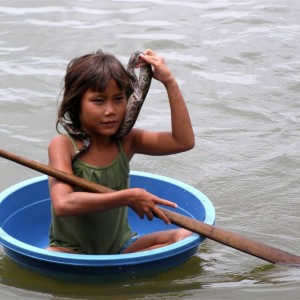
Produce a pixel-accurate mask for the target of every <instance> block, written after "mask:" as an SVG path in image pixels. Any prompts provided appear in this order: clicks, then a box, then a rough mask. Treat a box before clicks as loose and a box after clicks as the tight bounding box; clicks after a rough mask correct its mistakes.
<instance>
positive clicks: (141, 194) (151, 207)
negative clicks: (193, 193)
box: [127, 188, 177, 224]
mask: <svg viewBox="0 0 300 300" xmlns="http://www.w3.org/2000/svg"><path fill="white" fill-rule="evenodd" d="M127 191H128V192H129V193H130V195H129V197H128V198H127V199H129V204H128V206H129V207H131V208H132V209H133V210H134V211H135V212H136V213H137V214H138V215H139V217H140V218H141V219H143V218H144V216H145V215H146V216H147V218H148V220H149V221H152V220H153V217H154V216H157V217H159V218H160V219H162V220H163V221H164V222H165V223H166V224H170V220H169V219H168V218H167V217H166V215H165V214H164V213H163V212H162V211H161V210H160V209H159V207H158V206H157V205H164V206H169V207H173V208H176V207H177V204H176V203H174V202H171V201H168V200H165V199H162V198H159V197H157V196H155V195H153V194H151V193H149V192H147V191H146V190H144V189H141V188H132V189H129V190H127Z"/></svg>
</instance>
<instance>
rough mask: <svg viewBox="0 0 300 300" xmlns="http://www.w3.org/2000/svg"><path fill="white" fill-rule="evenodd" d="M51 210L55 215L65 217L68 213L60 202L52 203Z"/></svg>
mask: <svg viewBox="0 0 300 300" xmlns="http://www.w3.org/2000/svg"><path fill="white" fill-rule="evenodd" d="M53 211H54V213H55V215H56V216H57V217H66V216H68V215H69V213H68V209H67V208H66V205H65V204H63V203H60V202H58V203H55V204H53Z"/></svg>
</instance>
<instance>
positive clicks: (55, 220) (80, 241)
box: [50, 139, 134, 254]
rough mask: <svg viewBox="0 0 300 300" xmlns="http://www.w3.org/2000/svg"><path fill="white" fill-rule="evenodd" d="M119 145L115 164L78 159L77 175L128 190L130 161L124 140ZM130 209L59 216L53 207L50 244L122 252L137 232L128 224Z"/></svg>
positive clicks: (92, 251) (81, 250) (85, 250)
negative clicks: (87, 161)
mask: <svg viewBox="0 0 300 300" xmlns="http://www.w3.org/2000/svg"><path fill="white" fill-rule="evenodd" d="M71 141H72V143H73V145H74V148H75V151H77V147H76V145H75V143H74V141H73V140H72V139H71ZM117 146H118V149H119V155H118V156H117V157H116V158H115V159H114V161H113V162H112V163H111V164H109V165H107V166H104V167H95V166H92V165H89V164H86V163H84V162H82V161H80V159H77V160H75V161H74V162H73V172H74V174H75V175H76V176H79V177H82V178H85V179H87V180H90V181H94V182H97V183H99V184H102V185H104V186H107V187H109V188H112V189H114V190H122V189H126V188H127V187H128V185H129V161H128V158H127V156H126V154H125V153H124V151H123V148H122V145H121V142H120V140H117ZM76 190H77V191H79V189H78V188H76ZM127 209H128V208H127V207H120V208H115V209H111V210H108V211H104V212H99V213H94V214H89V215H84V216H74V217H58V216H56V215H55V213H54V211H53V207H52V206H51V214H52V220H51V226H50V246H56V247H67V248H69V249H72V250H75V251H77V252H78V253H82V254H115V253H118V252H119V251H120V249H121V248H122V246H123V245H124V244H125V242H126V241H127V240H128V239H129V238H130V237H132V236H133V235H134V234H133V233H132V232H131V229H130V226H129V224H128V217H127Z"/></svg>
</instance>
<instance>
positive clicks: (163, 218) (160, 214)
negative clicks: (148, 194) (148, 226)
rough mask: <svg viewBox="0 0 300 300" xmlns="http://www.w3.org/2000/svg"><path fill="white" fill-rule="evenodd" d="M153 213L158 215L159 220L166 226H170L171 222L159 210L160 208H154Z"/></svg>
mask: <svg viewBox="0 0 300 300" xmlns="http://www.w3.org/2000/svg"><path fill="white" fill-rule="evenodd" d="M153 213H154V215H156V216H157V217H158V218H160V219H161V220H163V221H164V222H165V223H166V224H170V223H171V222H170V220H169V219H168V218H167V217H166V215H165V214H164V213H163V212H162V211H161V210H160V209H159V207H157V206H155V207H154V208H153Z"/></svg>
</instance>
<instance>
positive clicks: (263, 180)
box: [0, 0, 300, 300]
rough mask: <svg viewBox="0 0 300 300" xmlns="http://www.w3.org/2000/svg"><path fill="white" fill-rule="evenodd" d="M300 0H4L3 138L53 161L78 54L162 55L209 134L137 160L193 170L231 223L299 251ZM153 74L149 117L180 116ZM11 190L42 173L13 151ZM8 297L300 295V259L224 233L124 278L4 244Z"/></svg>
mask: <svg viewBox="0 0 300 300" xmlns="http://www.w3.org/2000/svg"><path fill="white" fill-rule="evenodd" d="M299 7H300V6H299V1H298V0H284V1H283V0H281V1H280V0H245V1H242V0H240V1H238V0H203V1H196V0H191V1H177V0H148V1H145V0H143V1H141V0H128V1H126V0H115V1H108V0H104V1H89V0H82V1H80V0H60V1H58V0H53V1H33V0H32V1H29V0H28V1H27V0H23V1H19V0H18V1H17V0H9V1H8V0H1V1H0V140H1V148H4V149H6V150H8V151H11V152H14V153H16V154H20V155H23V156H26V157H29V158H32V159H35V160H37V161H40V162H43V163H47V145H48V142H49V140H50V139H51V138H52V137H53V136H54V135H55V128H54V123H55V115H56V108H57V103H58V102H57V101H58V99H59V93H60V89H61V86H62V85H61V83H62V78H63V75H64V71H65V68H66V65H67V63H68V61H69V60H70V59H72V58H73V57H75V56H78V55H81V54H84V53H87V52H91V51H95V50H97V49H99V48H102V49H103V50H105V51H110V52H112V53H113V54H115V55H116V56H117V57H118V58H120V60H121V61H122V62H123V63H124V64H126V63H127V60H128V58H129V55H130V54H131V53H132V52H133V51H135V50H145V49H147V48H151V49H153V50H155V51H156V52H158V53H159V54H161V55H163V56H164V57H165V59H166V62H167V63H168V65H169V67H170V68H171V69H172V71H173V73H174V74H175V75H176V77H177V79H178V82H179V83H180V86H181V89H182V92H183V94H184V97H185V99H186V102H187V105H188V108H189V110H190V113H191V118H192V123H193V126H194V130H195V134H196V147H195V148H194V149H193V150H192V151H189V152H187V153H184V154H178V155H173V156H168V157H144V156H136V157H135V158H134V159H133V161H132V164H131V168H132V169H134V170H140V171H147V172H153V173H157V174H161V175H165V176H169V177H173V178H175V179H178V180H181V181H183V182H186V183H188V184H190V185H192V186H194V187H196V188H198V189H199V190H201V191H202V192H203V193H205V194H206V195H207V196H208V197H209V198H210V200H211V201H212V202H213V204H214V206H215V209H216V214H217V224H218V226H219V227H221V228H224V229H226V230H230V231H233V232H236V233H239V234H241V235H244V236H246V237H248V238H251V239H254V240H257V241H261V242H263V243H266V244H268V245H272V246H274V247H277V248H279V249H283V250H287V251H289V252H291V253H294V254H298V255H299V254H300V253H299V249H300V230H299V229H300V201H299V200H300V199H299V195H300V184H299V183H300V176H299V175H300V126H299V121H300V99H299V98H300V77H299V74H300V49H299V41H300V9H299ZM168 115H169V111H168V103H167V100H166V94H165V91H164V89H163V88H162V86H161V85H160V84H159V83H157V82H154V83H153V85H152V87H151V90H150V93H149V96H148V97H147V100H146V103H145V105H144V107H143V110H142V113H141V114H140V117H139V120H138V122H137V125H136V126H139V127H143V128H147V129H154V130H160V129H162V130H163V129H166V128H169V123H170V120H169V118H168ZM0 174H1V175H0V190H3V189H5V188H7V187H9V186H11V185H13V184H15V183H17V182H19V181H22V180H25V179H28V178H31V177H34V176H37V175H40V174H38V173H37V172H34V171H31V170H29V169H26V168H25V167H21V166H19V165H16V164H14V163H12V162H9V161H6V160H4V159H0ZM0 255H1V256H0V298H1V299H158V298H159V299H200V298H201V299H254V298H255V299H256V298H259V299H265V300H267V299H272V300H275V299H299V294H300V269H297V268H287V267H281V266H276V265H272V264H269V263H267V262H265V261H262V260H260V259H257V258H254V257H252V256H250V255H248V254H244V253H241V252H239V251H237V250H234V249H232V248H229V247H227V246H223V245H220V244H218V243H216V242H213V241H211V240H207V241H205V242H204V244H203V246H202V248H201V249H200V251H199V253H198V254H197V255H196V256H195V257H193V258H192V259H191V260H189V261H188V262H187V263H185V264H183V265H181V266H180V267H178V268H175V269H173V270H170V271H167V272H164V273H161V274H159V275H157V276H153V277H148V278H147V277H145V278H132V279H128V280H127V281H125V282H98V283H97V284H95V283H90V284H83V283H82V284H79V283H78V282H77V283H74V282H73V283H72V282H69V281H64V280H58V279H56V278H49V277H44V276H41V275H39V274H36V273H33V272H31V271H29V270H26V269H23V268H22V267H20V266H18V265H16V264H15V263H13V262H12V261H11V260H10V259H8V258H7V257H6V256H5V255H4V254H3V253H2V252H1V254H0Z"/></svg>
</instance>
